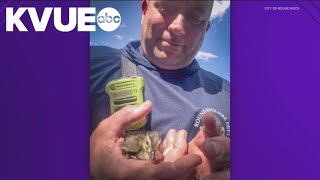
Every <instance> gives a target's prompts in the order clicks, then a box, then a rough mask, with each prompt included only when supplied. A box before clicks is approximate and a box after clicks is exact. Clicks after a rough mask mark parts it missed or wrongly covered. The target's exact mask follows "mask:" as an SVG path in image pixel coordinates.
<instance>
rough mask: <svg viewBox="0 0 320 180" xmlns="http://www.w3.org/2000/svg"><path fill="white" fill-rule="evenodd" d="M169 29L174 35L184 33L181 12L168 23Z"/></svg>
mask: <svg viewBox="0 0 320 180" xmlns="http://www.w3.org/2000/svg"><path fill="white" fill-rule="evenodd" d="M169 29H170V30H171V31H172V32H173V33H174V34H175V35H180V36H182V35H185V33H186V32H185V19H184V16H183V15H182V14H178V15H177V16H176V18H175V19H174V20H173V21H172V23H171V24H170V25H169Z"/></svg>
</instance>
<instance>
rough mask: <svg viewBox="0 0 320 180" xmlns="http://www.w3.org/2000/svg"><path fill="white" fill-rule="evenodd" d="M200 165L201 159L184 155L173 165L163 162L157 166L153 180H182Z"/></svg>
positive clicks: (192, 155) (191, 155)
mask: <svg viewBox="0 0 320 180" xmlns="http://www.w3.org/2000/svg"><path fill="white" fill-rule="evenodd" d="M199 164H201V158H200V157H199V156H197V155H194V154H189V155H185V156H183V157H181V158H179V159H178V160H176V161H175V162H174V163H171V162H164V163H161V164H159V165H157V167H156V169H155V172H154V176H155V179H183V178H182V177H186V176H187V175H188V174H189V173H190V172H191V171H192V170H194V169H195V167H196V166H198V165H199Z"/></svg>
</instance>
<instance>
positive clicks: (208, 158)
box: [90, 0, 230, 179]
mask: <svg viewBox="0 0 320 180" xmlns="http://www.w3.org/2000/svg"><path fill="white" fill-rule="evenodd" d="M212 3H213V2H212V1H197V0H194V1H161V0H159V1H153V0H151V1H147V0H143V2H142V12H143V16H142V27H141V40H140V41H134V42H130V43H129V44H128V45H127V46H126V47H125V48H124V49H122V50H121V51H120V50H116V49H111V48H107V47H94V48H92V49H91V71H90V73H91V79H90V81H91V93H90V103H91V104H90V105H91V106H90V107H91V122H92V124H91V128H92V130H94V131H93V133H92V135H91V137H90V170H91V176H92V177H93V178H97V179H99V178H101V179H103V178H106V179H108V178H109V179H112V178H124V179H126V178H128V179H130V178H131V179H139V178H141V179H142V178H145V179H161V178H162V179H184V178H190V177H192V176H194V174H193V173H191V171H192V170H193V169H194V168H195V167H196V174H197V175H196V177H198V178H200V179H203V178H212V179H213V178H218V179H228V177H229V171H228V166H229V149H230V141H229V138H228V137H225V136H221V133H222V132H221V129H223V133H224V134H225V135H227V136H228V135H229V131H230V130H229V128H228V126H227V125H228V124H227V123H228V122H229V119H230V118H229V111H230V110H229V106H230V100H229V97H230V93H229V83H228V82H227V81H225V80H224V79H222V78H220V77H218V76H216V75H214V74H212V73H210V72H207V71H205V70H203V69H201V68H200V67H199V65H198V63H197V62H196V61H195V60H194V57H195V56H196V54H197V52H198V51H199V49H200V47H201V44H202V42H203V39H204V36H205V33H206V31H207V30H208V29H209V27H210V21H209V18H210V13H211V8H212ZM121 55H122V56H125V57H126V58H128V59H129V60H130V61H132V62H133V63H134V64H136V66H137V70H138V74H139V76H142V77H143V78H144V79H145V91H144V95H145V99H146V102H145V103H144V104H143V105H141V106H128V107H125V108H123V109H121V110H120V111H118V112H117V113H115V114H114V115H112V116H110V112H109V109H110V107H109V97H108V96H107V95H106V93H105V85H106V84H107V83H108V82H109V81H111V80H114V79H118V78H120V76H121V74H120V68H121V65H120V59H121ZM149 100H150V101H151V102H152V104H151V102H150V101H149ZM151 107H152V111H151ZM150 111H151V113H149V112H150ZM148 114H149V116H148V122H147V124H146V128H147V129H149V130H156V131H158V132H160V133H161V135H162V139H164V142H165V143H164V144H165V148H166V149H165V152H166V154H165V155H164V162H163V163H160V164H157V165H150V164H149V165H148V166H147V164H148V163H147V162H145V161H139V160H128V159H125V158H124V157H123V156H122V155H121V152H120V149H119V147H118V145H119V143H120V142H121V141H123V137H122V131H123V130H125V129H126V128H128V127H129V126H130V124H131V123H133V122H136V121H137V120H139V119H141V118H142V117H144V116H147V115H148ZM109 116H110V117H109ZM106 118H107V119H106ZM103 119H105V120H103ZM201 120H202V121H201ZM201 125H203V128H202V129H201V127H202V126H201ZM221 126H222V128H221ZM170 129H174V130H170ZM186 141H187V142H189V144H188V145H187V143H186ZM186 153H187V154H188V155H185V154H186ZM195 154H196V155H198V156H195ZM199 156H200V159H199ZM200 163H201V164H200ZM199 164H200V165H199Z"/></svg>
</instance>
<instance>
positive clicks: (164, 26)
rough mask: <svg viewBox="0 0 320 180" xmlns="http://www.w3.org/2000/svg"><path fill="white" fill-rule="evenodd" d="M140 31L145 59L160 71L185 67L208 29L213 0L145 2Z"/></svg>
mask: <svg viewBox="0 0 320 180" xmlns="http://www.w3.org/2000/svg"><path fill="white" fill-rule="evenodd" d="M147 3H148V5H147V9H146V11H145V12H144V15H143V20H142V28H141V47H142V50H143V53H144V56H146V57H147V58H148V60H149V61H151V63H153V64H154V65H156V66H157V67H160V68H162V69H180V68H183V67H186V66H188V65H189V64H190V63H191V62H192V60H193V59H194V57H195V56H196V54H197V52H198V51H199V49H200V46H201V44H202V42H203V39H204V35H205V33H206V31H207V29H208V28H209V26H210V22H209V18H210V14H211V8H212V3H213V1H208V0H206V1H198V0H190V1H176V0H171V1H170V0H150V1H147Z"/></svg>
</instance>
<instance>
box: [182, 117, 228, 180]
mask: <svg viewBox="0 0 320 180" xmlns="http://www.w3.org/2000/svg"><path fill="white" fill-rule="evenodd" d="M202 120H203V128H202V129H201V130H200V131H199V132H198V134H197V135H196V136H195V137H194V138H193V139H192V141H191V142H190V143H189V148H188V154H197V155H199V156H200V157H201V159H202V163H201V165H199V166H198V167H197V174H198V176H199V178H200V179H217V180H228V179H230V171H229V165H230V139H229V138H227V137H224V136H221V124H220V121H219V119H218V118H217V117H216V116H215V115H214V114H213V113H209V112H208V113H205V114H204V116H203V118H202Z"/></svg>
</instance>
